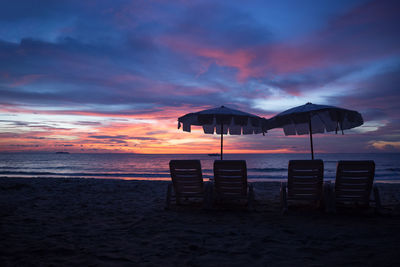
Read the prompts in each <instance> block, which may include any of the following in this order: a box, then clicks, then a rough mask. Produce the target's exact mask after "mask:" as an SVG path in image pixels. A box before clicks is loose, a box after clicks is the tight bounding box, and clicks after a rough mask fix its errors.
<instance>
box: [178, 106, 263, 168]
mask: <svg viewBox="0 0 400 267" xmlns="http://www.w3.org/2000/svg"><path fill="white" fill-rule="evenodd" d="M263 120H265V119H264V118H261V117H258V116H256V115H253V114H250V113H246V112H242V111H239V110H235V109H230V108H226V107H224V106H221V107H219V108H213V109H207V110H203V111H199V112H195V113H188V114H186V115H184V116H182V117H179V118H178V129H179V128H180V127H181V124H183V130H184V131H186V132H190V129H191V126H192V125H197V126H203V130H204V133H206V134H214V132H216V133H217V134H220V135H221V160H222V159H223V134H228V131H229V134H231V135H240V134H259V133H263V134H264V133H266V132H267V131H266V130H265V129H264V128H263Z"/></svg>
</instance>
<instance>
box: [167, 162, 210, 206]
mask: <svg viewBox="0 0 400 267" xmlns="http://www.w3.org/2000/svg"><path fill="white" fill-rule="evenodd" d="M169 169H170V172H171V180H172V184H168V189H167V199H166V208H167V209H168V208H169V207H170V204H171V201H172V200H173V199H174V198H175V201H176V204H177V205H181V204H184V203H187V202H199V201H201V202H203V204H204V205H205V204H206V203H205V202H206V198H207V196H206V190H205V185H204V183H203V175H202V171H201V164H200V160H171V161H170V162H169ZM172 188H173V189H174V190H173V191H174V192H172Z"/></svg>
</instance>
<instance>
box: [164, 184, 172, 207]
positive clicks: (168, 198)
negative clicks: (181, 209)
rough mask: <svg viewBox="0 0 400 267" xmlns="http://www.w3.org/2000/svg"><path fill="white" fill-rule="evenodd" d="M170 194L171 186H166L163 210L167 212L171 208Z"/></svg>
mask: <svg viewBox="0 0 400 267" xmlns="http://www.w3.org/2000/svg"><path fill="white" fill-rule="evenodd" d="M171 194H172V184H168V187H167V197H166V200H165V202H166V203H165V209H166V210H169V208H170V207H171Z"/></svg>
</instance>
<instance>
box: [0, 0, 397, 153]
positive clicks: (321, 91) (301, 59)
mask: <svg viewBox="0 0 400 267" xmlns="http://www.w3.org/2000/svg"><path fill="white" fill-rule="evenodd" d="M399 14H400V1H396V0H395V1H383V0H378V1H363V0H340V1H338V0H336V1H317V0H315V1H297V0H291V1H286V0H281V1H261V0H260V1H215V0H210V1H205V0H194V1H192V0H176V1H175V0H148V1H118V0H117V1H115V0H114V1H90V0H87V1H72V0H66V1H53V0H40V1H33V0H31V1H23V0H19V1H12V0H6V1H4V2H2V7H1V9H0V151H3V152H9V151H69V152H80V153H96V152H112V153H117V152H129V153H131V152H132V153H211V152H218V150H219V145H220V143H219V136H217V135H205V134H204V133H203V132H202V129H201V128H200V127H192V132H191V133H188V132H183V131H182V129H180V130H178V129H177V118H178V117H180V116H182V115H184V114H186V113H189V112H196V111H200V110H203V109H207V108H214V107H218V106H221V105H224V106H227V107H230V108H234V109H239V110H242V111H245V112H249V113H253V114H256V115H258V116H261V117H265V118H270V117H272V116H273V115H275V114H277V113H279V112H281V111H284V110H286V109H288V108H291V107H295V106H298V105H303V104H305V103H307V102H312V103H315V104H325V105H334V106H339V107H343V108H348V109H353V110H357V111H359V112H360V113H361V114H362V116H363V118H364V125H363V126H361V127H358V128H355V129H352V130H348V131H345V134H344V135H339V134H338V135H335V134H332V133H328V134H317V135H315V137H314V149H315V151H316V152H317V153H318V152H400V19H399ZM224 140H225V142H224V148H225V150H224V151H225V152H227V153H282V152H283V153H284V152H308V151H309V138H308V136H307V135H306V136H284V134H283V131H282V129H274V130H271V131H269V132H268V133H267V134H266V135H265V136H262V135H245V136H229V135H228V136H226V137H225V138H224Z"/></svg>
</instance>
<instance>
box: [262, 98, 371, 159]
mask: <svg viewBox="0 0 400 267" xmlns="http://www.w3.org/2000/svg"><path fill="white" fill-rule="evenodd" d="M363 123H364V121H363V118H362V116H361V114H360V113H358V112H357V111H354V110H349V109H344V108H339V107H335V106H327V105H316V104H312V103H307V104H305V105H302V106H298V107H295V108H291V109H288V110H286V111H284V112H282V113H279V114H278V115H276V116H274V117H272V118H271V119H269V120H266V122H265V128H266V129H267V130H270V129H273V128H283V131H284V133H285V135H296V134H297V135H303V134H309V135H310V144H311V158H312V159H314V147H313V140H312V134H315V133H324V132H332V131H336V133H337V132H338V131H341V132H342V134H343V130H347V129H351V128H355V127H358V126H360V125H362V124H363Z"/></svg>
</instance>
